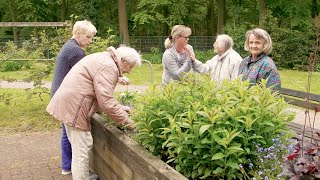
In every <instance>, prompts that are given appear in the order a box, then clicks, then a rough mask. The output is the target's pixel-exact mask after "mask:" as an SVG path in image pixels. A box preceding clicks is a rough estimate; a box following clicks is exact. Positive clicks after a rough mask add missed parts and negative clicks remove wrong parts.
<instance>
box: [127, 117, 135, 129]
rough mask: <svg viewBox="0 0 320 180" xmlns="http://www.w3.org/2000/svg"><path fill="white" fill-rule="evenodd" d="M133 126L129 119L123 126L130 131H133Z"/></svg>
mask: <svg viewBox="0 0 320 180" xmlns="http://www.w3.org/2000/svg"><path fill="white" fill-rule="evenodd" d="M133 125H134V121H133V120H131V119H128V121H127V122H126V124H125V127H126V128H128V129H130V130H133V128H134V127H133Z"/></svg>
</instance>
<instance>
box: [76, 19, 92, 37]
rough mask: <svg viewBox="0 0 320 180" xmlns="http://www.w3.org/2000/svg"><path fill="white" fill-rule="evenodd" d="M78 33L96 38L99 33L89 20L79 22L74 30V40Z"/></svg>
mask: <svg viewBox="0 0 320 180" xmlns="http://www.w3.org/2000/svg"><path fill="white" fill-rule="evenodd" d="M77 32H80V33H81V34H92V36H94V35H95V34H96V33H97V29H96V27H95V26H94V25H93V24H92V23H91V22H90V21H87V20H83V21H77V22H76V23H74V25H73V28H72V38H75V37H76V34H77Z"/></svg>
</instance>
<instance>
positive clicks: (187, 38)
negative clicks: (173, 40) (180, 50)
mask: <svg viewBox="0 0 320 180" xmlns="http://www.w3.org/2000/svg"><path fill="white" fill-rule="evenodd" d="M180 37H183V38H185V39H186V40H188V41H189V36H187V37H184V36H180Z"/></svg>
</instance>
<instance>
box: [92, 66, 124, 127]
mask: <svg viewBox="0 0 320 180" xmlns="http://www.w3.org/2000/svg"><path fill="white" fill-rule="evenodd" d="M117 82H118V72H117V69H115V68H114V67H110V66H105V67H103V68H101V69H99V71H98V72H97V73H96V75H95V76H94V78H93V85H94V89H95V95H96V98H97V101H98V104H99V107H100V110H101V111H103V112H104V113H106V114H107V115H108V116H109V117H110V118H111V119H112V120H114V121H116V122H118V123H120V124H123V123H125V122H126V121H127V120H128V118H129V117H128V114H127V113H126V112H125V111H124V110H123V109H122V107H121V104H119V103H118V101H117V99H116V98H115V96H114V88H115V86H116V84H117Z"/></svg>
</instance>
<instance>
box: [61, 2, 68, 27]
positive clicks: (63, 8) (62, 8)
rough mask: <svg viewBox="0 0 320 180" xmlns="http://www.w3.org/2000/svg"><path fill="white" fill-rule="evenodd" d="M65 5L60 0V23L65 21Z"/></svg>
mask: <svg viewBox="0 0 320 180" xmlns="http://www.w3.org/2000/svg"><path fill="white" fill-rule="evenodd" d="M66 15H67V3H66V0H61V21H62V22H64V21H66Z"/></svg>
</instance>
